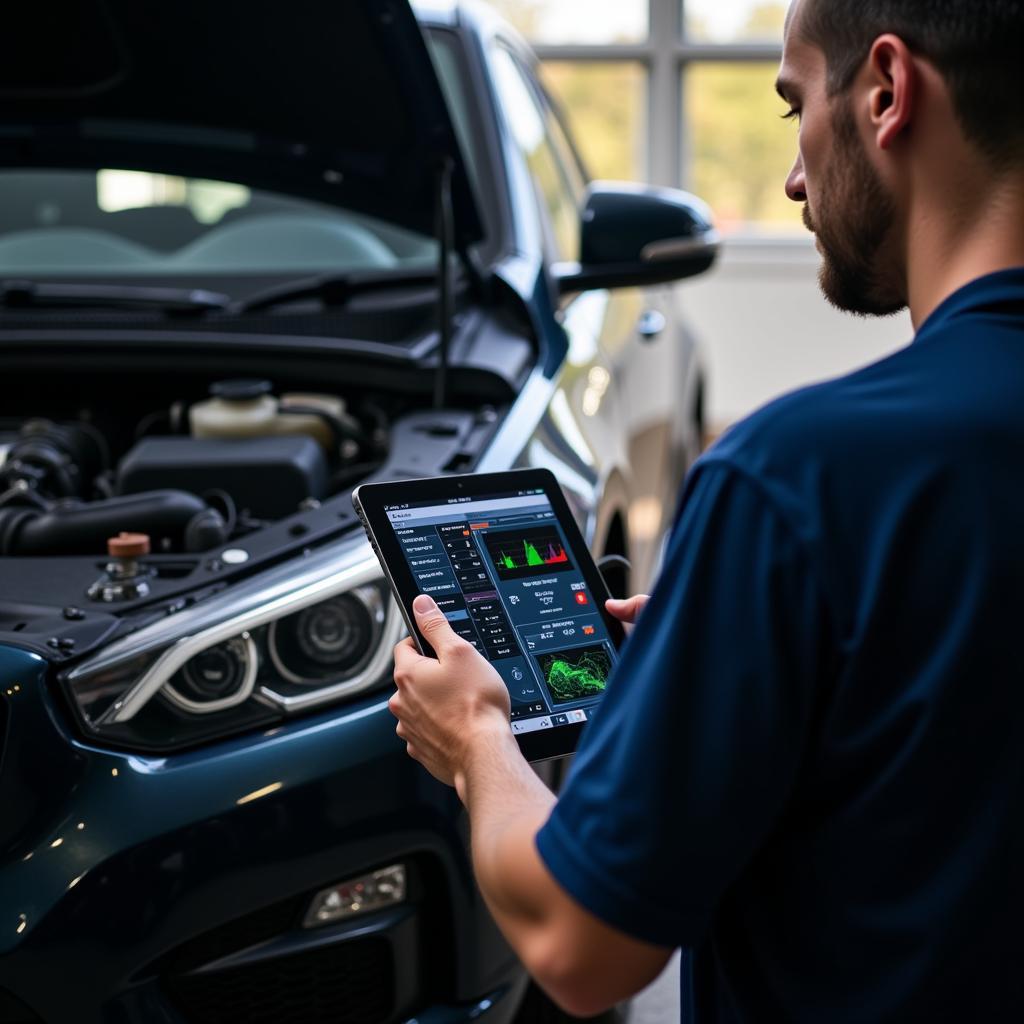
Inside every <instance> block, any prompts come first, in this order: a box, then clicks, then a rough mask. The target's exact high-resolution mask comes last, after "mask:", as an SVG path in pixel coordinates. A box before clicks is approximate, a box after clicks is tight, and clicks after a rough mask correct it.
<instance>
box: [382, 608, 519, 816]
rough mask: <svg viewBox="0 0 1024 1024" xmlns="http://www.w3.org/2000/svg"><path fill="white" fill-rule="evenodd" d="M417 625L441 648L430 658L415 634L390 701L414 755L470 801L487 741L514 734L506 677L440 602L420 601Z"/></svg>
mask: <svg viewBox="0 0 1024 1024" xmlns="http://www.w3.org/2000/svg"><path fill="white" fill-rule="evenodd" d="M412 607H413V613H414V614H415V616H416V625H417V626H418V627H419V629H420V632H421V633H422V634H423V636H424V637H425V638H426V640H427V642H428V643H429V644H430V646H431V647H433V648H434V651H435V652H436V653H437V660H436V661H435V660H434V659H433V658H424V657H423V655H421V654H420V653H419V652H418V651H417V650H416V646H415V644H414V643H413V641H412V640H411V639H408V638H407V639H405V640H403V641H402V642H401V643H400V644H398V646H397V647H396V648H395V685H396V686H397V687H398V692H397V693H396V694H395V695H394V696H393V697H392V698H391V700H390V702H389V704H388V706H389V707H390V709H391V713H392V714H393V715H394V716H395V717H396V718H397V719H398V727H397V729H396V732H397V733H398V735H399V736H400V737H401V738H402V739H403V740H405V742H406V749H407V750H408V751H409V754H410V756H411V757H414V758H415V759H416V760H417V761H419V762H420V763H421V764H422V765H423V766H424V767H425V768H426V769H427V771H429V772H430V774H431V775H433V776H434V777H435V778H436V779H440V780H441V782H444V783H446V784H447V785H449V786H454V787H455V788H456V790H457V791H458V794H459V797H460V799H462V800H463V801H465V797H466V786H465V778H466V771H467V769H468V767H469V764H470V761H471V760H472V758H473V756H474V753H475V751H476V750H477V749H478V748H479V747H480V745H481V742H480V741H484V744H483V745H484V746H486V741H487V740H488V738H489V737H492V736H495V735H497V734H500V733H509V715H510V710H511V709H510V702H509V696H508V690H507V689H506V688H505V684H504V682H502V679H501V676H499V675H498V673H497V672H496V671H495V670H494V668H493V666H492V665H491V664H490V662H488V661H487V660H486V659H485V658H484V657H482V656H481V655H480V654H478V653H477V651H476V649H475V648H474V647H473V645H472V644H471V643H468V642H467V641H465V640H463V639H462V638H461V637H459V636H457V635H456V634H455V632H454V631H453V630H452V627H451V626H450V625H449V623H448V620H447V619H446V618H445V617H444V614H443V613H442V612H441V610H440V609H439V608H438V607H437V605H436V604H435V603H434V601H433V600H432V599H431V598H429V597H427V596H426V595H424V594H420V595H419V597H417V598H416V600H415V601H414V602H413V606H412Z"/></svg>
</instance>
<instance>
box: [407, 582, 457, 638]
mask: <svg viewBox="0 0 1024 1024" xmlns="http://www.w3.org/2000/svg"><path fill="white" fill-rule="evenodd" d="M412 610H413V614H415V616H416V625H417V626H418V627H419V630H420V632H421V633H422V634H423V635H424V637H426V639H427V642H428V643H429V644H430V646H431V647H433V648H434V650H435V651H438V652H440V651H441V649H442V648H444V647H450V646H451V642H452V641H453V640H455V639H457V637H456V634H455V631H454V630H453V629H452V627H451V625H450V624H449V622H448V620H447V619H446V618H445V617H444V612H442V611H441V609H440V608H438V607H437V604H436V603H435V601H434V599H433V598H432V597H428V596H427V595H426V594H417V596H416V599H415V600H414V601H413V603H412Z"/></svg>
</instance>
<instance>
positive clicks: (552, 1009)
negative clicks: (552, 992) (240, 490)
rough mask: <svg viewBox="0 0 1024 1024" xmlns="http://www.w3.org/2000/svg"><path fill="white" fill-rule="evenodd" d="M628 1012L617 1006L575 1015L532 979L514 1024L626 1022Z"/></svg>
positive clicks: (603, 1023)
mask: <svg viewBox="0 0 1024 1024" xmlns="http://www.w3.org/2000/svg"><path fill="white" fill-rule="evenodd" d="M626 1016H627V1015H626V1013H625V1011H624V1010H623V1009H621V1008H619V1007H615V1008H614V1009H611V1010H607V1011H605V1012H604V1013H600V1014H598V1015H597V1016H596V1017H574V1016H572V1014H570V1013H566V1012H565V1010H563V1009H562V1008H561V1007H559V1006H557V1005H556V1004H555V1003H553V1002H552V1001H551V999H550V997H549V996H548V995H547V994H546V993H545V992H544V991H543V989H541V988H540V987H539V986H538V985H537V984H536V983H535V982H533V981H531V982H530V985H529V988H527V990H526V995H525V996H524V997H523V1002H522V1005H521V1006H520V1007H519V1013H518V1014H516V1019H515V1022H514V1024H580V1022H582V1021H587V1022H588V1024H625V1022H626Z"/></svg>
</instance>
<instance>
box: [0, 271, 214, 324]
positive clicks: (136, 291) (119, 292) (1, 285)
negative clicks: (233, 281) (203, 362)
mask: <svg viewBox="0 0 1024 1024" xmlns="http://www.w3.org/2000/svg"><path fill="white" fill-rule="evenodd" d="M230 304H231V300H230V299H229V298H228V296H227V295H221V294H219V293H218V292H208V291H203V290H202V289H199V288H151V287H148V286H145V285H108V284H47V283H45V282H40V281H15V280H11V279H8V280H5V281H0V306H5V307H6V308H8V309H53V308H55V307H61V306H68V307H72V308H82V307H89V306H95V307H100V308H107V309H157V310H160V311H162V312H164V313H167V314H169V315H172V316H173V315H175V314H200V313H210V312H214V311H216V310H225V309H227V308H228V306H229V305H230Z"/></svg>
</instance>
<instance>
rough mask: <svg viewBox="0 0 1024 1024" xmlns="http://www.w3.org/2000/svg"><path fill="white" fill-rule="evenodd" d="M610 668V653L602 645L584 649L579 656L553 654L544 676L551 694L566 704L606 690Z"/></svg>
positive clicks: (559, 701)
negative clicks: (601, 647)
mask: <svg viewBox="0 0 1024 1024" xmlns="http://www.w3.org/2000/svg"><path fill="white" fill-rule="evenodd" d="M610 670H611V664H610V663H609V660H608V655H607V654H606V653H605V652H604V651H603V650H601V649H600V648H598V649H597V650H587V651H582V652H580V653H579V654H578V655H577V656H575V657H573V656H572V655H571V654H569V653H567V654H564V655H553V656H552V657H551V659H550V660H549V661H548V662H547V664H546V665H545V666H544V678H545V681H546V682H547V684H548V689H549V690H550V691H551V696H552V697H553V698H554V700H555V701H557V702H558V703H560V704H563V703H565V702H566V701H570V700H581V699H582V698H584V697H595V696H597V695H598V694H600V693H603V692H604V689H605V687H606V686H607V685H608V674H609V672H610Z"/></svg>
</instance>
